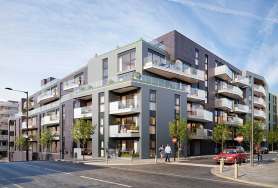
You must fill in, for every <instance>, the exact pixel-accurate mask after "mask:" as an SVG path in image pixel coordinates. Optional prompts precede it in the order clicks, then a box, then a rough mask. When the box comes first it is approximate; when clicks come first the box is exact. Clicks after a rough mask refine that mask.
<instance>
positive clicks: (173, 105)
mask: <svg viewBox="0 0 278 188" xmlns="http://www.w3.org/2000/svg"><path fill="white" fill-rule="evenodd" d="M26 102H27V101H23V103H22V104H23V105H22V109H23V110H24V109H26ZM267 104H268V87H267V83H266V81H265V80H264V78H263V77H261V76H259V75H256V74H253V73H251V72H248V71H242V70H240V69H238V68H236V67H234V66H233V65H231V64H230V63H228V62H226V61H225V60H223V59H221V58H220V57H218V56H217V55H215V54H213V53H212V52H210V51H208V50H207V49H205V48H203V47H202V46H200V45H199V44H197V43H195V42H193V41H192V40H190V39H188V38H187V37H185V36H184V35H182V34H181V33H179V32H177V31H172V32H169V33H167V34H165V35H162V36H160V37H158V38H156V39H155V40H153V41H152V42H146V41H144V40H138V41H135V42H133V43H131V44H128V45H126V46H123V47H119V48H117V49H115V50H112V51H110V52H107V53H104V54H101V55H98V56H95V57H94V58H92V59H91V60H90V61H89V62H88V64H87V65H86V66H85V67H82V68H81V69H79V70H77V71H75V72H73V73H71V74H69V75H68V76H66V77H65V78H63V79H55V78H48V79H44V80H42V82H41V90H40V91H38V92H36V93H35V94H33V95H31V97H30V100H29V107H30V108H29V120H27V119H26V116H24V114H23V115H22V116H21V117H20V118H19V119H17V120H16V122H18V123H17V124H18V125H16V126H17V127H18V130H21V131H19V133H18V134H26V136H27V137H29V142H30V143H32V144H31V145H30V150H31V151H33V152H42V151H45V148H43V147H42V146H41V144H40V143H39V136H40V134H41V132H42V131H43V130H44V129H49V130H51V132H52V133H53V135H55V136H54V139H53V141H52V144H51V153H53V156H56V157H57V158H71V157H72V156H73V148H74V147H77V145H78V143H74V141H73V139H72V137H71V129H72V127H73V126H74V122H75V121H76V120H77V119H80V118H85V119H87V120H88V121H90V122H92V124H93V125H94V126H95V133H94V134H93V135H92V140H91V141H89V142H88V144H87V145H86V154H89V155H92V156H93V157H104V156H105V155H106V154H107V153H109V155H111V156H128V155H130V153H133V154H134V155H136V156H139V157H140V158H150V157H154V156H155V155H156V154H157V153H158V152H157V150H158V147H159V146H160V145H162V144H163V145H165V144H168V143H171V140H172V138H170V136H169V131H168V124H169V122H170V121H172V120H176V119H178V118H185V119H186V120H187V123H188V125H187V129H188V132H189V135H190V137H189V138H190V139H189V142H188V143H186V144H184V148H183V151H182V152H183V154H184V155H200V154H212V153H214V148H215V147H216V146H215V144H214V143H213V141H212V129H213V126H214V125H215V124H226V125H227V126H229V127H230V128H231V130H234V131H232V132H233V134H236V128H237V127H238V126H242V125H243V124H244V122H246V121H247V119H248V118H251V113H250V109H251V108H252V106H253V107H254V118H255V119H256V120H258V121H260V122H262V125H263V128H264V129H267V125H268V118H267V115H268V108H267ZM27 121H28V127H27V124H26V122H27ZM230 142H231V143H232V140H231V141H230Z"/></svg>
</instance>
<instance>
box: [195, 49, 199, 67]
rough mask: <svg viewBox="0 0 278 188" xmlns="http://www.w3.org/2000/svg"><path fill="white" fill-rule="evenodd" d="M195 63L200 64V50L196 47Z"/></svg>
mask: <svg viewBox="0 0 278 188" xmlns="http://www.w3.org/2000/svg"><path fill="white" fill-rule="evenodd" d="M195 65H199V50H198V49H195Z"/></svg>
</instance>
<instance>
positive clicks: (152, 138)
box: [149, 90, 156, 157]
mask: <svg viewBox="0 0 278 188" xmlns="http://www.w3.org/2000/svg"><path fill="white" fill-rule="evenodd" d="M149 102H150V109H149V114H150V118H149V135H150V136H149V138H150V145H149V156H150V157H154V156H155V150H156V91H155V90H150V93H149Z"/></svg>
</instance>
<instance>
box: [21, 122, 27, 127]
mask: <svg viewBox="0 0 278 188" xmlns="http://www.w3.org/2000/svg"><path fill="white" fill-rule="evenodd" d="M21 129H27V122H25V121H24V122H22V123H21Z"/></svg>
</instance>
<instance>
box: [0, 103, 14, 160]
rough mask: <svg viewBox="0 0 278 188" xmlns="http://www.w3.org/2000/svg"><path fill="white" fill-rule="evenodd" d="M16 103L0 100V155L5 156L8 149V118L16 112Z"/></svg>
mask: <svg viewBox="0 0 278 188" xmlns="http://www.w3.org/2000/svg"><path fill="white" fill-rule="evenodd" d="M17 109H18V103H17V102H15V101H0V156H2V157H6V156H7V151H8V145H9V140H8V137H9V136H8V135H9V134H8V131H9V129H8V127H9V126H8V125H9V118H10V117H12V116H14V115H15V114H16V113H17Z"/></svg>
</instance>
